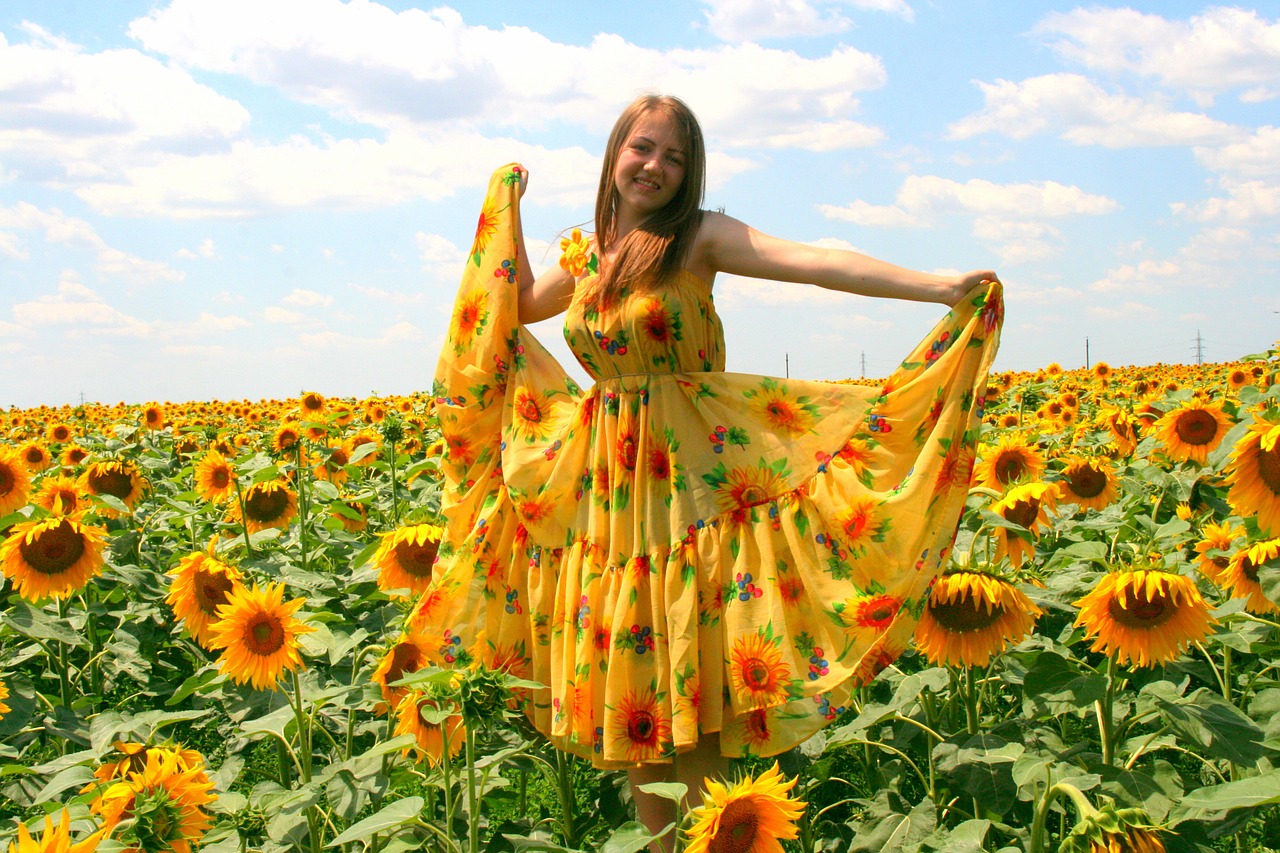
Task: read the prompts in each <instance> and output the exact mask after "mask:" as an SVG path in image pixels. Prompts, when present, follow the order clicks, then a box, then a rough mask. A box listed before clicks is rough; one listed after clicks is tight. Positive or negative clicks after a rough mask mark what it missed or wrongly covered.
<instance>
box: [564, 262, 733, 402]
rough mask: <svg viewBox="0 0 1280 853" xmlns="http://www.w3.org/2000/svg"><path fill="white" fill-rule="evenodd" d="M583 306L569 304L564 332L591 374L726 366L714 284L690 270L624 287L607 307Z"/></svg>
mask: <svg viewBox="0 0 1280 853" xmlns="http://www.w3.org/2000/svg"><path fill="white" fill-rule="evenodd" d="M584 308H586V306H584V305H583V304H581V303H580V302H574V304H573V305H572V306H570V308H569V311H568V314H567V316H566V317H565V324H564V336H565V340H566V341H567V342H568V344H569V349H570V350H571V351H572V352H573V355H574V357H575V358H577V359H578V363H579V364H581V365H582V367H583V369H585V370H586V371H587V372H588V373H589V374H590V375H591V378H592V379H595V380H597V381H599V380H601V379H608V378H609V377H613V376H628V375H634V374H644V373H684V372H694V371H722V370H724V329H723V327H722V326H721V324H720V317H719V316H718V315H717V314H716V310H715V304H714V303H713V302H712V299H711V285H710V284H708V283H707V282H706V281H704V280H703V279H701V278H699V277H698V276H696V275H694V274H693V273H691V272H689V271H688V270H681V271H680V272H679V273H678V274H677V275H676V276H675V278H673V279H672V280H671V281H670V282H668V283H667V284H665V285H663V286H662V287H659V288H655V289H653V290H651V291H647V292H644V293H628V292H626V291H624V292H623V295H622V297H621V298H620V299H619V300H618V301H617V303H616V305H614V306H612V307H609V308H606V309H604V310H601V311H597V310H595V309H594V308H586V310H584Z"/></svg>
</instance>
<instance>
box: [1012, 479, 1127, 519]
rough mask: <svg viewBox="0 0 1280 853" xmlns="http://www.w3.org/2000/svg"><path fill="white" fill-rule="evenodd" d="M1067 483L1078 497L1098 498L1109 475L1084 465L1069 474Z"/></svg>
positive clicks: (1105, 485)
mask: <svg viewBox="0 0 1280 853" xmlns="http://www.w3.org/2000/svg"><path fill="white" fill-rule="evenodd" d="M1067 485H1068V486H1069V487H1070V488H1071V492H1072V494H1074V495H1076V496H1078V497H1082V498H1096V497H1097V496H1098V495H1100V494H1102V490H1103V489H1105V488H1106V487H1107V475H1106V474H1104V473H1103V472H1101V471H1099V470H1098V469H1097V468H1094V467H1093V466H1092V465H1082V466H1080V467H1079V468H1077V469H1075V470H1074V471H1072V472H1071V473H1070V474H1068V475H1067ZM1019 523H1021V522H1019ZM1023 526H1024V527H1025V526H1026V525H1023Z"/></svg>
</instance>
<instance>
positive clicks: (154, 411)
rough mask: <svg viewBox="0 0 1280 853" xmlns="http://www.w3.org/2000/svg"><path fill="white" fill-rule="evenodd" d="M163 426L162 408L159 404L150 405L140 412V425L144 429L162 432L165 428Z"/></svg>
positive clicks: (164, 420)
mask: <svg viewBox="0 0 1280 853" xmlns="http://www.w3.org/2000/svg"><path fill="white" fill-rule="evenodd" d="M165 424H166V418H165V415H164V407H163V406H161V405H160V404H159V403H152V404H151V405H149V406H147V407H146V408H145V409H143V410H142V425H143V427H145V428H146V429H149V430H153V431H155V430H162V429H164V428H165Z"/></svg>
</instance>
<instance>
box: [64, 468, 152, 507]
mask: <svg viewBox="0 0 1280 853" xmlns="http://www.w3.org/2000/svg"><path fill="white" fill-rule="evenodd" d="M80 485H81V487H82V488H83V489H84V490H85V491H86V492H87V493H88V494H91V495H100V496H101V495H110V496H111V497H113V498H116V499H118V500H119V501H120V502H121V503H123V504H124V505H125V506H126V507H127V508H128V509H129V510H132V509H133V508H134V506H135V505H136V504H137V503H138V500H139V499H140V498H141V497H142V495H143V493H144V492H145V491H146V489H147V481H146V480H144V479H143V477H142V475H141V474H140V473H138V469H137V467H136V466H135V465H134V464H133V463H132V462H129V461H127V460H123V459H107V460H104V461H102V462H94V463H92V464H90V465H89V467H88V468H86V469H85V471H84V473H83V474H82V475H81V476H80ZM102 512H103V514H105V515H108V516H117V515H120V514H121V513H120V511H119V510H117V509H113V508H111V507H109V506H104V507H103V510H102Z"/></svg>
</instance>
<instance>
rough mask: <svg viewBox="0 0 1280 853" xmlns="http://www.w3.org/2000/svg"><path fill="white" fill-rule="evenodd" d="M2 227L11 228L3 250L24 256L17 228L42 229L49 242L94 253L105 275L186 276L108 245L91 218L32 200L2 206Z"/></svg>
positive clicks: (138, 280) (136, 278)
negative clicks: (49, 207) (91, 221)
mask: <svg viewBox="0 0 1280 853" xmlns="http://www.w3.org/2000/svg"><path fill="white" fill-rule="evenodd" d="M0 229H7V231H8V233H6V232H5V231H0V254H6V255H9V256H10V257H14V258H17V259H20V260H21V259H25V258H26V257H27V252H26V250H25V249H23V248H22V245H21V241H20V238H19V237H18V236H17V235H16V234H15V233H13V232H20V231H40V232H43V234H44V239H45V241H46V242H48V243H53V244H56V245H60V246H66V247H68V248H71V249H78V250H82V251H86V252H90V253H92V254H93V255H94V257H95V261H94V271H95V272H96V273H97V274H98V276H99V277H100V278H103V279H119V280H121V281H126V282H129V283H131V284H156V283H162V282H169V283H178V282H181V281H182V280H183V279H184V275H183V273H182V272H181V271H179V270H175V269H174V268H173V267H171V266H169V265H168V264H166V263H163V262H161V261H151V260H148V259H146V258H141V257H138V256H137V255H133V254H130V253H128V252H125V251H123V250H121V249H117V248H115V247H113V246H110V245H108V244H107V242H106V240H104V239H103V238H102V237H101V236H99V235H98V233H97V231H95V230H94V228H93V226H92V225H90V224H89V223H88V222H86V221H85V220H83V219H80V218H79V217H75V216H67V215H66V214H65V213H63V212H62V211H61V210H58V209H57V208H53V209H50V210H43V209H41V208H39V207H36V206H35V205H33V204H30V203H28V202H19V203H17V204H15V205H13V206H11V207H0ZM6 247H7V249H6Z"/></svg>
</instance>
